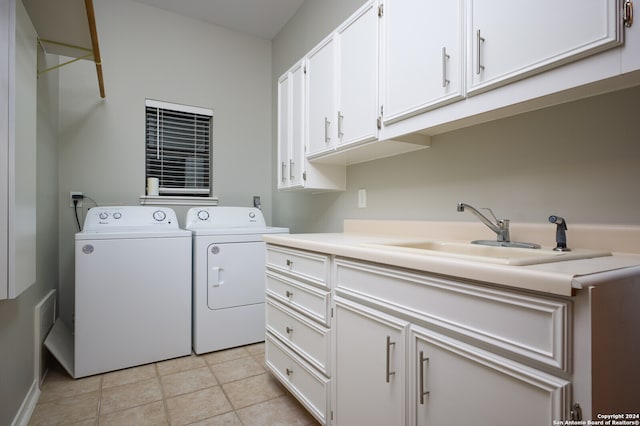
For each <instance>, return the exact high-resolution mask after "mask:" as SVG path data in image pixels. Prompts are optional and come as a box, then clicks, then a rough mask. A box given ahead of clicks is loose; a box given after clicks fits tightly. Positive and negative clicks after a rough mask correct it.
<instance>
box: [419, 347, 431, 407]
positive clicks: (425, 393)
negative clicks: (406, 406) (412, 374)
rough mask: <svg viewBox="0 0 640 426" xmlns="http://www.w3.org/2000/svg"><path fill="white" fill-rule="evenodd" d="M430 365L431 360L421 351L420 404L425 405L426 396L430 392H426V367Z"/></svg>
mask: <svg viewBox="0 0 640 426" xmlns="http://www.w3.org/2000/svg"><path fill="white" fill-rule="evenodd" d="M428 363H429V358H425V357H424V351H420V404H422V405H424V396H425V395H429V391H425V390H424V366H425V364H428Z"/></svg>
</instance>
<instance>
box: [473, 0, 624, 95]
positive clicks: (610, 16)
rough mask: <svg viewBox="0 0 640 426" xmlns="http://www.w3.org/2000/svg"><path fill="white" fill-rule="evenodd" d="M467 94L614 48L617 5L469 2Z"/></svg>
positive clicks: (572, 0) (574, 0)
mask: <svg viewBox="0 0 640 426" xmlns="http://www.w3.org/2000/svg"><path fill="white" fill-rule="evenodd" d="M467 3H468V18H469V22H468V25H467V28H468V33H467V55H468V64H469V68H470V69H469V70H468V76H469V89H468V92H469V93H476V92H481V91H483V90H487V89H488V88H490V87H494V86H496V85H500V84H506V83H508V82H511V81H513V80H516V79H519V78H523V77H525V76H527V75H530V74H533V73H536V72H540V71H543V70H546V69H549V68H551V67H554V66H558V65H560V64H563V63H566V62H569V61H571V60H575V59H577V58H581V57H584V56H586V55H589V54H592V53H595V52H598V51H602V50H604V49H607V48H610V47H613V46H616V45H618V44H620V42H621V34H622V31H621V30H620V28H619V26H620V22H621V19H620V18H619V10H618V9H617V1H616V0H562V1H557V0H538V1H530V0H509V1H507V0H467Z"/></svg>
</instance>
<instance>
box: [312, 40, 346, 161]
mask: <svg viewBox="0 0 640 426" xmlns="http://www.w3.org/2000/svg"><path fill="white" fill-rule="evenodd" d="M335 66H336V42H335V39H334V36H333V34H332V35H331V36H329V37H328V38H326V39H325V40H323V41H322V42H321V43H320V44H319V45H318V46H317V47H316V48H315V49H314V50H312V51H311V53H309V55H308V59H307V96H306V102H307V147H308V152H307V155H313V154H317V153H321V152H323V151H328V150H331V149H333V148H334V147H335V145H336V144H337V124H338V123H337V112H336V111H337V109H336V68H335Z"/></svg>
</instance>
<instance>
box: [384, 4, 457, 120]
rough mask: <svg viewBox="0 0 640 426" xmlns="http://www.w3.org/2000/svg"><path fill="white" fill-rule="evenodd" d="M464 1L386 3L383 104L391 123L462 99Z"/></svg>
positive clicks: (385, 115) (385, 116) (387, 118)
mask: <svg viewBox="0 0 640 426" xmlns="http://www.w3.org/2000/svg"><path fill="white" fill-rule="evenodd" d="M462 1H463V0H455V1H446V2H442V1H436V0H428V1H419V2H417V1H412V0H386V1H385V2H384V8H383V11H382V13H383V20H382V31H381V35H382V36H381V54H382V60H381V66H380V68H381V77H382V79H381V84H380V92H381V105H382V108H383V121H384V124H385V125H387V124H390V123H393V122H396V121H398V120H401V119H403V118H406V117H410V116H412V115H416V114H419V113H422V112H424V111H427V110H429V109H433V108H436V107H438V106H442V105H444V104H446V103H449V102H453V101H455V100H458V99H462V97H463V95H464V74H463V73H464V68H463V65H464V55H463V52H464V49H463V47H464V46H463V43H464V37H463V36H464V31H463V25H464V14H463V4H462Z"/></svg>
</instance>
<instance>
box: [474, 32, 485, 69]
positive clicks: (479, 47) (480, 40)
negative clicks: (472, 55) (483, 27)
mask: <svg viewBox="0 0 640 426" xmlns="http://www.w3.org/2000/svg"><path fill="white" fill-rule="evenodd" d="M482 43H484V38H483V37H482V36H481V35H480V30H478V31H476V50H477V51H478V63H477V64H476V74H478V75H480V73H481V72H482V71H483V70H484V65H482V57H481V54H482Z"/></svg>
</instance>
